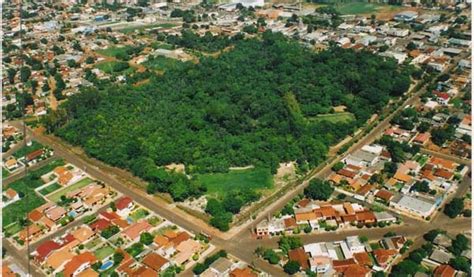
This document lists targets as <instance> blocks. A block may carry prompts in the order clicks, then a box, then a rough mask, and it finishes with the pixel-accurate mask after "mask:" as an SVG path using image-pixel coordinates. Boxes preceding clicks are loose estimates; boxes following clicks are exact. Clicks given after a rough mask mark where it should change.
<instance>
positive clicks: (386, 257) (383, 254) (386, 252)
mask: <svg viewBox="0 0 474 277" xmlns="http://www.w3.org/2000/svg"><path fill="white" fill-rule="evenodd" d="M372 254H373V255H374V257H375V260H376V261H377V263H378V264H379V265H380V266H381V267H386V266H387V265H388V264H389V262H390V260H391V259H392V258H393V257H394V256H395V255H397V254H398V251H397V250H395V249H382V248H380V249H375V250H374V251H372Z"/></svg>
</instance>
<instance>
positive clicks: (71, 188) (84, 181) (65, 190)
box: [48, 177, 92, 202]
mask: <svg viewBox="0 0 474 277" xmlns="http://www.w3.org/2000/svg"><path fill="white" fill-rule="evenodd" d="M90 183H92V179H90V178H87V177H86V178H84V179H82V180H80V181H79V182H77V183H74V184H72V185H70V186H67V187H65V188H63V189H62V190H59V191H57V192H55V193H54V194H52V195H50V196H49V197H48V199H49V200H51V201H53V202H58V201H59V199H61V196H63V195H66V194H67V193H68V192H71V191H74V190H76V189H80V188H82V187H85V186H87V185H89V184H90Z"/></svg>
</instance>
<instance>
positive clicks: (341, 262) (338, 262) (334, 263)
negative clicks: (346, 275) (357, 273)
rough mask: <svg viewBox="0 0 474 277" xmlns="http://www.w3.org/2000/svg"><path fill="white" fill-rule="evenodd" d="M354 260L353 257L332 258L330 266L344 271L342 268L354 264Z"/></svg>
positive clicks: (344, 268)
mask: <svg viewBox="0 0 474 277" xmlns="http://www.w3.org/2000/svg"><path fill="white" fill-rule="evenodd" d="M355 264H356V262H355V261H354V259H352V258H351V259H347V260H333V261H332V267H333V268H334V269H335V270H336V271H338V272H344V270H346V268H347V267H349V266H350V265H355Z"/></svg>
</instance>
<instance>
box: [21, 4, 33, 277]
mask: <svg viewBox="0 0 474 277" xmlns="http://www.w3.org/2000/svg"><path fill="white" fill-rule="evenodd" d="M18 7H19V13H20V16H19V17H20V66H21V67H20V82H21V68H22V67H23V66H24V65H25V61H24V58H23V13H22V12H23V9H22V0H20V1H18ZM21 85H22V86H21V89H22V93H23V94H24V93H25V91H24V88H25V84H21ZM20 108H21V109H22V113H23V116H22V123H23V147H25V148H26V147H27V143H28V140H27V138H26V137H27V135H26V121H25V118H26V112H25V110H26V102H25V99H23V100H22V105H21V107H20ZM24 171H25V177H26V176H27V174H28V162H27V161H26V160H25V167H24ZM24 198H25V199H24V201H25V205H26V206H27V207H28V206H29V204H28V202H29V196H28V193H25V196H24ZM25 218H26V219H25V222H26V258H27V260H28V276H31V261H30V226H29V224H28V212H25Z"/></svg>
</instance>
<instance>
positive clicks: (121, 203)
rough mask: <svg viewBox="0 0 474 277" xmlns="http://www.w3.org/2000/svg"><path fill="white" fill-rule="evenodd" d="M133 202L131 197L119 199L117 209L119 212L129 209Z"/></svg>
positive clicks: (116, 203)
mask: <svg viewBox="0 0 474 277" xmlns="http://www.w3.org/2000/svg"><path fill="white" fill-rule="evenodd" d="M132 202H133V200H132V198H130V196H123V197H121V198H120V199H118V200H117V202H115V207H117V210H123V209H125V208H127V207H128V205H130V203H132Z"/></svg>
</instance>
